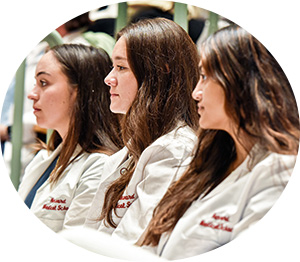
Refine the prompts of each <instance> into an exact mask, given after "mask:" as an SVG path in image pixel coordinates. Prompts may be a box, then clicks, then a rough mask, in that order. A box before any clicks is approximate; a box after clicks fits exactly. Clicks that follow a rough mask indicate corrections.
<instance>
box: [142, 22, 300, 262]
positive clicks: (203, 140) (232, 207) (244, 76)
mask: <svg viewBox="0 0 300 262" xmlns="http://www.w3.org/2000/svg"><path fill="white" fill-rule="evenodd" d="M193 98H194V99H195V100H196V101H197V102H198V113H199V115H200V119H199V124H200V131H199V141H198V146H197V149H196V151H195V156H194V158H193V160H192V162H191V164H190V165H189V167H188V169H187V171H186V172H185V173H184V174H183V176H182V177H181V178H180V179H179V180H178V181H176V183H174V184H173V185H172V186H171V187H170V188H169V190H168V192H167V193H166V194H165V196H164V197H163V199H162V200H161V201H160V203H159V204H158V206H157V207H156V209H155V211H154V215H153V218H152V220H151V222H150V224H149V227H148V229H147V232H146V233H145V234H144V236H143V237H142V238H141V239H140V240H139V244H140V245H142V246H149V247H150V249H152V248H151V247H155V248H154V249H153V250H155V252H156V253H157V254H159V255H161V256H162V257H164V258H167V259H179V258H187V257H190V256H194V255H199V254H201V253H204V252H207V251H210V250H213V249H215V248H217V247H220V246H222V245H224V244H226V243H228V242H229V241H231V240H232V239H234V238H235V237H236V236H237V235H239V234H240V233H241V232H243V231H244V230H245V229H247V228H248V227H250V226H252V225H253V224H254V223H255V222H257V221H258V220H259V219H261V218H262V217H263V216H264V215H265V214H266V213H267V212H268V211H269V209H270V208H271V207H272V206H273V204H274V203H275V202H276V200H277V199H278V197H279V196H280V194H281V193H282V191H283V189H284V188H285V186H286V184H287V182H288V180H289V177H290V175H291V173H292V171H293V168H294V165H295V161H296V155H297V152H298V145H299V137H300V136H299V116H298V110H297V105H296V101H295V97H294V95H293V92H292V88H291V86H290V84H289V82H288V79H287V78H286V76H285V74H284V72H283V71H282V69H281V67H280V66H279V64H278V63H277V61H276V60H275V59H274V57H273V56H272V55H271V54H270V53H269V52H268V50H267V49H266V48H265V47H264V46H263V45H262V44H261V43H260V42H259V41H257V39H255V38H254V37H253V36H252V35H251V34H249V33H248V32H246V31H245V30H244V29H242V28H240V27H238V26H230V27H227V28H225V29H222V30H220V31H218V32H216V33H215V34H214V35H212V36H211V37H209V38H208V39H207V40H206V41H205V42H204V43H203V44H202V46H201V49H200V80H199V82H198V84H197V86H196V88H195V90H194V91H193ZM146 248H147V247H146Z"/></svg>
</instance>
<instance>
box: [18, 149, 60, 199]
mask: <svg viewBox="0 0 300 262" xmlns="http://www.w3.org/2000/svg"><path fill="white" fill-rule="evenodd" d="M60 151H61V145H59V146H58V147H57V148H56V149H55V150H54V151H53V153H50V155H49V154H48V152H47V150H43V151H41V152H40V154H39V155H37V156H36V159H34V160H33V164H34V166H32V167H30V166H28V167H29V169H28V170H26V171H25V173H26V172H28V175H27V177H26V179H24V182H23V183H21V185H20V188H19V195H20V196H21V197H22V198H24V199H25V198H26V196H27V195H28V193H29V191H30V190H31V189H32V187H33V186H34V185H35V183H36V182H37V181H38V179H39V178H40V177H41V176H42V174H43V173H44V172H45V170H46V169H47V168H48V167H49V165H50V164H51V163H52V161H53V160H54V159H55V158H56V157H57V155H58V154H59V153H60ZM46 183H47V181H46V182H45V183H44V184H46Z"/></svg>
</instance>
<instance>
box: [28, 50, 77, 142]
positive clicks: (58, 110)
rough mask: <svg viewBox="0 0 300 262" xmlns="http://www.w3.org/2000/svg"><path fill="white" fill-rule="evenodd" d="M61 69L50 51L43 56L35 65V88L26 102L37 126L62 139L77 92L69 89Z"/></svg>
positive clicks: (66, 129)
mask: <svg viewBox="0 0 300 262" xmlns="http://www.w3.org/2000/svg"><path fill="white" fill-rule="evenodd" d="M60 68H61V66H60V63H59V62H58V60H57V59H56V58H55V56H54V54H53V53H52V52H51V51H49V52H48V53H46V54H45V55H44V56H43V57H42V58H41V60H40V61H39V63H38V64H37V68H36V73H35V78H36V85H35V86H34V88H33V89H32V90H31V92H30V93H29V95H28V98H29V99H31V100H33V109H34V114H35V116H36V120H37V124H38V125H39V126H40V127H42V128H47V129H54V130H56V131H57V132H58V133H59V134H60V136H61V137H62V138H64V137H65V135H66V133H67V131H68V127H69V122H70V115H71V112H72V109H73V107H74V103H75V99H76V93H77V92H76V90H74V89H73V88H71V86H70V84H69V83H68V79H67V77H66V76H65V74H63V72H62V71H61V69H60Z"/></svg>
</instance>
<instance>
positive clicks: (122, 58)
mask: <svg viewBox="0 0 300 262" xmlns="http://www.w3.org/2000/svg"><path fill="white" fill-rule="evenodd" d="M113 60H127V58H126V57H123V56H116V57H113Z"/></svg>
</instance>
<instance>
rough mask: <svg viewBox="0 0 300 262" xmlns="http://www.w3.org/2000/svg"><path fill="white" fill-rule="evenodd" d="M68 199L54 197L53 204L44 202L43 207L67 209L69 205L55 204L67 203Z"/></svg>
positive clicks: (56, 209) (59, 209)
mask: <svg viewBox="0 0 300 262" xmlns="http://www.w3.org/2000/svg"><path fill="white" fill-rule="evenodd" d="M66 202H67V201H66V199H54V198H51V200H50V203H51V204H44V205H43V208H42V209H47V210H53V211H67V210H68V209H69V207H67V206H64V205H55V204H66Z"/></svg>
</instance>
